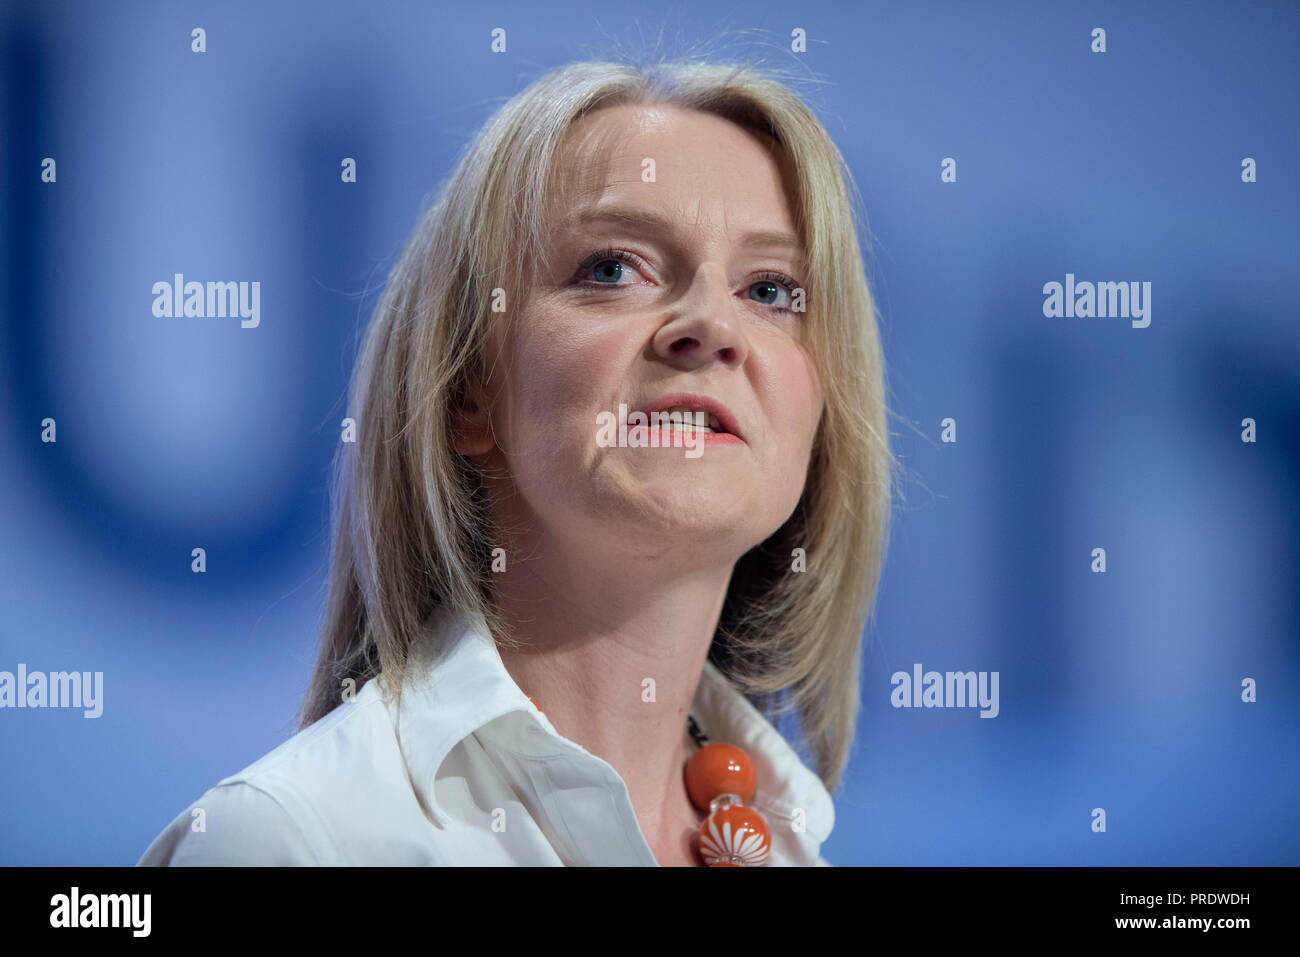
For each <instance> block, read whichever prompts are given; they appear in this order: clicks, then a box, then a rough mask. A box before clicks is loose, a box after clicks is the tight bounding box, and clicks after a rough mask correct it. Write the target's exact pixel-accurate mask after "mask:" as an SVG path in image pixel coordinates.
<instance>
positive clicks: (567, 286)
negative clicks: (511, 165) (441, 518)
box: [475, 106, 822, 561]
mask: <svg viewBox="0 0 1300 957" xmlns="http://www.w3.org/2000/svg"><path fill="white" fill-rule="evenodd" d="M791 184H792V180H791V179H790V178H789V177H788V170H786V168H785V167H784V166H783V165H782V164H781V163H780V162H778V160H777V159H775V158H774V156H773V155H772V154H771V153H770V152H769V151H768V149H767V148H766V147H765V146H764V145H763V143H762V142H761V141H760V140H758V139H757V138H756V137H755V136H754V135H752V134H751V133H749V132H747V131H745V130H743V129H742V128H740V127H738V126H736V125H734V124H732V123H730V122H728V121H726V120H724V119H721V118H719V117H716V116H712V115H708V114H703V113H699V112H696V111H692V110H685V109H682V108H678V107H665V106H654V107H634V106H619V107H612V108H606V109H603V110H598V111H596V112H594V113H592V114H589V115H588V116H586V117H584V118H583V119H582V120H580V121H579V122H578V123H577V124H576V125H575V126H574V127H573V128H572V129H571V130H570V131H569V134H568V136H567V138H566V141H565V143H564V144H563V147H562V156H561V159H560V162H559V165H558V167H557V183H556V189H555V191H554V192H553V194H552V200H551V201H552V204H553V205H552V207H551V208H552V214H551V217H550V221H549V225H550V227H551V228H550V231H549V236H550V240H549V242H550V246H551V249H550V251H551V253H552V257H551V258H552V261H553V264H554V265H553V268H551V269H550V270H549V272H548V274H545V275H543V274H538V275H535V276H534V277H533V284H532V287H531V289H530V291H529V293H528V295H527V297H526V301H525V302H524V303H523V304H522V305H521V306H520V307H519V308H520V312H519V313H518V315H517V316H510V317H508V321H507V322H505V323H501V322H498V324H497V326H496V328H495V329H494V330H493V334H492V336H491V338H490V342H491V345H490V349H492V350H493V351H494V352H496V354H497V359H496V362H495V363H494V364H493V367H492V372H491V377H490V380H489V383H488V386H487V396H488V398H489V402H490V407H491V413H490V415H491V430H492V433H493V434H494V435H495V444H496V448H491V442H490V440H486V439H483V438H482V437H480V439H479V446H478V447H477V448H476V449H475V451H484V450H488V451H489V461H490V463H491V464H492V465H494V466H496V468H497V469H501V470H503V471H504V474H507V475H508V476H509V480H508V483H507V484H505V485H504V487H503V485H502V484H501V483H500V482H490V483H489V488H490V489H491V490H492V493H493V499H494V503H493V504H494V509H495V510H496V514H497V515H498V517H499V518H502V519H505V520H506V521H507V522H509V523H510V524H512V525H517V523H519V522H521V521H522V522H523V523H524V524H525V525H527V526H531V527H533V528H535V529H536V530H537V531H540V532H543V533H544V534H546V535H548V536H554V537H556V538H559V539H562V540H565V541H567V542H569V543H571V544H576V545H578V546H580V547H585V546H593V547H600V546H602V545H606V546H607V545H614V546H617V547H618V548H619V549H620V550H621V551H622V552H624V553H626V554H636V553H638V552H639V553H641V554H642V555H645V556H649V555H652V554H654V555H662V554H664V553H665V550H669V549H671V550H675V551H676V552H677V553H678V554H681V555H683V556H688V557H690V558H691V559H695V560H709V561H716V560H717V559H719V558H723V559H727V560H729V561H734V560H735V559H737V558H739V557H740V555H742V554H743V553H744V552H745V551H747V550H748V549H750V548H752V547H753V546H754V545H756V544H758V543H759V542H761V541H762V540H764V539H765V538H767V537H768V536H769V535H770V534H771V533H772V532H774V531H775V530H776V529H777V528H779V527H780V526H781V524H782V523H783V522H784V521H785V520H786V519H787V518H788V517H789V515H790V513H791V512H792V511H793V510H794V507H795V505H796V504H797V503H798V501H799V497H800V495H801V493H802V491H803V487H804V482H805V478H806V475H807V468H808V462H809V456H810V453H811V449H812V443H813V438H814V436H815V434H816V431H817V423H818V420H819V418H820V415H821V410H822V395H821V388H820V383H819V381H818V378H817V373H816V370H815V366H814V362H813V359H812V357H811V355H810V354H809V352H808V346H807V336H806V335H805V323H806V321H807V320H806V313H805V312H802V311H796V310H795V309H794V308H793V307H794V306H796V305H798V301H797V299H796V298H795V297H793V296H792V294H791V292H790V289H791V288H794V287H799V288H801V289H802V288H804V284H805V282H806V272H805V265H804V263H803V261H802V258H801V256H802V250H801V249H800V247H799V246H798V241H797V233H796V229H795V220H794V217H793V214H792V210H791V205H790V202H789V200H788V198H787V195H788V194H787V190H788V189H790V188H791ZM609 250H614V251H616V252H615V254H613V255H611V254H610V253H609V252H608V251H609ZM812 294H813V293H812V292H811V291H810V292H808V293H805V294H804V295H812ZM679 394H688V395H690V396H695V397H703V398H704V399H708V400H712V401H713V402H716V403H718V404H719V405H720V406H722V407H723V408H724V409H725V411H726V413H727V414H728V415H729V416H730V421H731V423H732V431H733V433H738V435H734V434H733V437H731V438H714V439H704V441H703V444H696V445H695V448H694V449H691V448H689V447H657V448H656V447H631V446H630V445H619V444H617V442H616V443H615V444H613V445H610V444H609V441H608V440H609V439H610V437H611V432H610V430H608V429H602V422H604V423H606V424H607V423H608V422H609V421H610V420H611V419H616V418H617V416H618V415H619V407H620V404H622V405H624V406H626V408H627V410H628V411H629V412H631V411H632V410H651V409H655V408H658V407H659V406H660V405H661V404H662V403H663V402H664V401H665V400H668V401H670V402H671V404H672V405H685V406H699V405H703V402H701V401H697V400H696V399H683V400H681V401H672V397H673V396H675V395H679ZM722 420H723V421H724V422H725V421H727V419H726V417H725V416H723V417H722ZM629 431H631V432H633V433H635V432H636V430H635V429H631V430H629ZM699 438H700V436H698V435H694V436H691V437H690V439H695V440H698V439H699ZM686 440H687V439H686V437H683V441H686ZM688 452H690V454H687V453H688ZM503 492H504V493H505V494H500V493H503Z"/></svg>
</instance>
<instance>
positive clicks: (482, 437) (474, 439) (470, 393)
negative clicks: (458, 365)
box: [452, 388, 496, 455]
mask: <svg viewBox="0 0 1300 957" xmlns="http://www.w3.org/2000/svg"><path fill="white" fill-rule="evenodd" d="M452 418H453V423H454V424H453V426H452V436H453V438H452V445H453V446H454V447H455V449H456V451H457V452H459V453H460V454H461V455H486V454H487V453H488V452H490V451H492V449H493V448H494V447H495V446H496V438H495V436H494V435H493V434H492V419H491V416H490V415H489V414H488V404H487V401H486V397H485V396H484V395H483V393H482V391H481V390H480V389H478V388H471V389H466V390H465V392H464V393H463V394H462V396H461V399H460V401H459V402H457V403H456V408H455V411H454V412H453V413H452Z"/></svg>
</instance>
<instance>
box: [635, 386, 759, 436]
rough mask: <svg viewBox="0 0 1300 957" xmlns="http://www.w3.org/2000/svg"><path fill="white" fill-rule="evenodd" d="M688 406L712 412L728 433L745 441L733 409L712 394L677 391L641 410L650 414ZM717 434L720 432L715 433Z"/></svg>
mask: <svg viewBox="0 0 1300 957" xmlns="http://www.w3.org/2000/svg"><path fill="white" fill-rule="evenodd" d="M679 405H680V406H686V407H687V408H690V409H703V410H704V411H705V412H711V413H712V414H713V415H716V416H717V417H718V421H719V422H720V423H722V427H723V428H724V429H726V430H727V432H728V433H730V434H731V435H733V436H735V437H736V438H738V439H740V441H742V442H744V441H745V434H744V433H743V432H741V431H740V426H739V425H738V424H737V422H736V417H735V416H734V415H732V414H731V410H730V409H728V408H727V407H726V406H725V405H723V404H722V403H721V402H719V401H718V400H717V399H715V398H713V397H712V396H707V395H697V394H696V393H694V392H676V393H674V394H672V395H666V396H664V397H663V398H661V399H659V400H658V401H657V402H655V403H653V404H652V405H648V406H646V407H645V408H644V409H640V410H639V411H641V412H644V413H645V414H646V416H649V415H650V414H651V413H652V412H662V411H664V410H665V409H671V408H673V407H675V406H679ZM713 434H714V435H717V434H719V433H716V432H715V433H713Z"/></svg>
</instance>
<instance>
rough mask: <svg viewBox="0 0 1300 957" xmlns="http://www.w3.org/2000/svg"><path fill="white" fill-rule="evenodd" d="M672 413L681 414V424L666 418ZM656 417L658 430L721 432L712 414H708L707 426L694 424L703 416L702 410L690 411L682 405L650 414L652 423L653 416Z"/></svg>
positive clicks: (720, 426)
mask: <svg viewBox="0 0 1300 957" xmlns="http://www.w3.org/2000/svg"><path fill="white" fill-rule="evenodd" d="M672 412H680V413H681V414H682V423H681V424H678V423H677V422H676V421H673V420H671V419H669V418H668V415H669V413H672ZM656 415H657V416H660V419H659V423H660V428H665V429H674V430H679V431H685V432H721V431H722V423H721V422H719V421H718V417H717V416H716V415H714V414H713V413H712V412H710V413H708V420H707V421H708V423H709V424H708V425H696V424H695V423H696V421H697V419H698V418H699V417H700V416H702V415H704V410H703V409H692V408H689V407H687V406H683V405H675V406H673V407H672V408H669V409H660V410H659V411H658V412H655V413H652V414H651V421H652V422H653V421H654V416H656Z"/></svg>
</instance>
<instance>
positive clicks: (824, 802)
mask: <svg viewBox="0 0 1300 957" xmlns="http://www.w3.org/2000/svg"><path fill="white" fill-rule="evenodd" d="M426 628H427V629H429V630H430V632H431V634H430V636H429V637H430V640H429V641H424V642H417V643H416V646H415V649H413V653H412V658H411V662H410V670H409V677H408V683H407V685H406V687H405V688H404V690H403V693H402V695H401V700H400V702H395V701H394V700H393V699H392V698H391V697H389V696H388V695H387V694H386V693H385V692H384V691H383V690H382V688H381V685H382V682H381V681H380V680H371V681H368V682H367V683H366V684H365V685H364V686H363V687H362V689H361V690H360V691H359V692H358V693H357V694H356V696H355V697H354V698H352V700H351V701H348V702H346V703H344V704H341V705H339V706H338V707H337V708H335V709H334V710H333V711H331V712H330V713H329V714H327V715H326V716H325V717H323V718H321V719H320V720H319V721H317V722H316V723H314V724H312V725H311V726H310V727H307V728H304V729H303V730H302V731H300V732H298V733H297V734H296V735H294V736H293V737H292V738H290V739H289V740H288V741H286V742H284V743H283V744H282V745H280V746H279V747H277V748H276V749H275V750H274V751H272V752H270V753H269V754H267V755H266V756H265V757H263V758H261V759H260V760H258V761H256V762H254V763H253V764H251V765H249V766H248V767H247V768H245V769H244V770H242V771H240V772H239V773H238V774H234V775H231V776H230V777H228V778H226V779H224V780H222V781H220V782H219V783H218V784H217V785H216V787H214V788H212V789H210V790H209V791H207V793H205V794H204V795H203V796H202V797H200V798H199V799H198V800H197V801H195V802H194V803H193V804H191V805H190V806H189V807H188V808H186V809H185V810H184V811H182V812H181V813H180V814H179V815H177V817H176V819H175V820H173V821H172V822H171V824H169V825H168V826H167V827H166V829H164V830H163V832H162V833H161V834H159V835H158V837H157V838H156V839H155V840H154V841H153V843H152V844H150V845H149V848H148V849H147V850H146V851H145V852H144V856H143V857H141V858H140V861H139V865H146V866H147V865H191V864H197V865H308V864H312V865H485V866H501V865H524V866H538V865H550V866H559V865H580V866H627V865H637V866H650V867H655V866H658V862H657V861H656V860H655V857H654V854H653V852H652V851H651V850H650V846H649V844H648V843H647V842H646V839H645V836H644V834H642V832H641V827H640V825H639V824H638V822H637V819H636V814H635V812H634V811H633V808H632V802H631V799H630V798H629V796H628V790H627V785H626V784H625V783H624V781H623V779H622V778H621V777H620V776H619V774H618V772H616V771H615V770H614V768H613V767H612V766H610V765H609V764H608V763H607V762H605V761H604V760H603V759H601V758H599V757H597V756H596V755H594V754H592V753H591V752H589V751H587V750H586V749H585V748H583V747H582V746H581V745H579V744H577V743H575V742H573V741H570V740H569V739H567V738H565V737H563V736H561V735H560V734H559V733H558V732H557V731H556V730H555V728H554V727H553V726H552V725H551V723H550V721H549V720H548V719H547V718H546V715H545V714H543V713H542V712H541V711H539V710H538V709H537V708H536V707H535V706H534V705H533V703H532V702H531V701H529V700H528V697H527V696H526V695H525V694H524V693H523V691H521V690H520V689H519V686H518V685H516V684H515V682H514V679H513V678H511V677H510V673H509V672H508V671H506V668H505V665H504V664H502V661H501V656H500V654H499V652H498V651H497V648H496V644H495V642H493V640H492V639H491V637H490V635H489V633H488V632H487V629H486V627H485V626H484V625H483V623H482V619H481V618H477V619H475V620H471V619H469V618H467V617H465V616H462V615H458V614H453V613H450V612H438V613H436V614H435V615H434V616H431V618H430V619H429V621H428V622H427V623H426ZM691 713H692V714H694V715H695V717H696V721H697V723H698V724H699V727H700V730H701V731H702V732H703V733H704V734H706V735H707V736H708V738H709V740H710V741H723V742H727V743H730V744H735V745H737V746H739V747H741V748H743V749H744V750H745V751H746V752H748V754H749V756H750V757H751V758H752V759H753V761H754V764H755V768H756V770H757V776H758V790H757V792H756V793H755V795H754V798H753V800H752V801H751V802H750V806H752V807H754V808H755V809H756V810H758V811H759V812H760V813H762V814H763V816H764V818H765V819H766V821H767V823H768V827H769V828H770V830H771V834H772V848H771V854H770V856H769V859H768V863H769V865H777V866H783V865H784V866H807V865H823V866H825V865H827V864H828V863H829V862H827V861H826V860H825V859H824V858H823V857H821V854H820V847H821V844H822V842H823V841H824V840H826V838H827V836H828V835H829V834H830V832H831V828H832V826H833V825H834V823H835V811H834V806H833V804H832V802H831V797H830V794H829V793H827V791H826V788H825V786H824V785H823V784H822V782H821V779H820V778H819V777H817V775H816V774H814V773H813V772H812V771H811V770H809V768H807V767H806V766H805V765H804V764H803V762H802V761H801V760H800V758H799V756H798V755H797V754H796V753H795V752H794V750H793V749H792V748H791V747H790V745H789V744H787V743H786V741H785V739H784V738H782V737H781V735H780V733H779V732H778V731H777V730H776V729H775V728H774V727H773V726H772V724H771V723H770V722H769V721H768V720H767V719H766V718H765V717H764V716H763V715H762V714H761V713H760V712H759V711H758V710H757V709H756V708H755V707H754V706H753V705H752V704H750V702H749V701H748V700H746V698H745V697H744V696H743V695H742V694H741V693H740V692H739V691H738V690H737V689H736V687H735V686H734V685H732V684H731V682H730V681H728V680H727V679H726V678H725V677H724V676H723V675H722V673H721V672H720V671H718V669H717V668H716V667H715V666H714V665H713V664H712V663H711V662H706V663H705V666H704V671H703V673H702V674H701V676H700V683H699V686H698V688H697V690H696V694H695V698H694V703H693V706H692V708H691Z"/></svg>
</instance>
